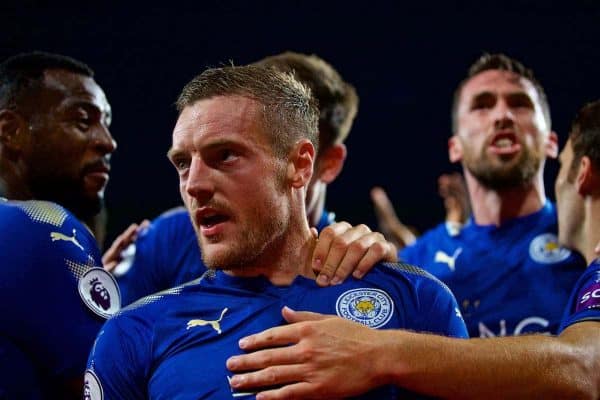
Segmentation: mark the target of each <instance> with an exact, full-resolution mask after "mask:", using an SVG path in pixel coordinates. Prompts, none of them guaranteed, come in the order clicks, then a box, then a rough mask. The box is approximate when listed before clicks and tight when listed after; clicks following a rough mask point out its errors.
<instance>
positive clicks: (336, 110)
mask: <svg viewBox="0 0 600 400" xmlns="http://www.w3.org/2000/svg"><path fill="white" fill-rule="evenodd" d="M255 65H260V66H263V67H271V68H276V69H278V70H280V71H284V72H290V73H293V74H294V76H295V77H296V78H297V79H298V80H300V81H301V82H303V83H304V84H306V85H307V86H308V87H309V88H310V89H311V91H312V94H313V96H315V98H316V99H317V101H318V103H319V150H318V152H317V155H316V160H315V174H314V175H313V179H312V181H311V183H310V185H309V190H308V194H307V199H306V211H307V217H308V220H309V225H310V226H313V227H315V228H316V229H317V231H318V232H319V233H320V237H319V243H318V246H317V248H316V249H315V262H316V264H315V269H316V270H320V271H321V272H322V273H321V274H320V276H319V278H318V283H319V284H321V285H327V284H329V278H332V280H331V281H332V282H331V283H333V284H335V283H338V282H339V281H341V280H342V279H344V278H345V277H346V276H347V275H348V274H349V273H350V272H352V271H353V270H352V266H353V265H357V267H356V271H355V272H354V274H355V276H361V275H362V274H363V273H364V272H365V271H366V270H367V269H368V268H370V267H371V266H372V265H373V264H374V263H375V262H377V261H379V260H381V259H384V260H385V261H396V260H397V257H396V249H395V248H394V246H392V245H391V244H388V243H385V241H384V239H383V237H382V236H381V235H380V234H379V233H373V232H371V231H370V230H369V229H368V228H367V227H366V226H365V225H358V226H356V227H353V228H351V227H350V226H349V225H348V224H347V223H334V218H335V215H334V214H333V213H331V212H328V211H327V210H325V196H326V191H327V185H328V184H329V183H331V182H332V181H333V180H335V179H336V178H337V176H338V175H339V173H340V172H341V170H342V168H343V165H344V161H345V159H346V147H345V145H344V143H343V142H344V140H345V139H346V138H347V136H348V134H349V132H350V129H351V127H352V121H353V120H354V117H355V115H356V112H357V109H358V96H357V95H356V91H355V90H354V87H352V85H350V84H348V83H346V82H345V81H344V80H343V79H342V77H341V76H340V75H339V73H338V72H337V71H336V70H335V69H334V68H333V67H332V66H331V65H329V64H328V63H326V62H325V61H324V60H322V59H321V58H319V57H317V56H315V55H310V56H309V55H304V54H299V53H294V52H285V53H282V54H278V55H275V56H270V57H266V58H264V59H262V60H260V61H257V62H256V63H255ZM332 224H333V225H332ZM326 227H329V228H328V229H327V230H325V231H324V232H323V229H325V228H326ZM133 229H134V228H130V229H129V230H128V231H126V232H125V233H124V234H123V236H122V238H123V239H124V240H117V241H115V246H113V248H112V249H111V250H109V251H108V252H107V253H106V254H105V257H104V264H105V267H106V268H107V269H108V270H112V269H113V268H115V269H114V274H115V275H116V276H117V279H118V282H119V287H120V288H121V294H122V297H123V304H124V305H127V304H130V303H131V302H133V301H135V300H137V299H139V298H141V297H144V296H147V295H149V294H152V293H155V292H158V291H161V290H165V289H168V288H172V287H174V286H177V285H181V284H183V283H185V282H189V281H190V280H192V279H196V278H198V277H200V276H201V275H202V274H203V273H204V272H205V271H206V266H205V265H204V263H203V262H202V259H201V254H200V251H199V250H200V249H199V248H198V243H197V240H196V235H195V232H194V228H193V227H192V224H191V221H190V216H189V214H188V213H187V210H185V209H184V208H178V209H174V210H171V211H168V212H166V213H164V214H162V215H161V216H159V217H158V218H156V219H155V220H154V221H152V223H151V224H149V226H148V227H143V228H142V229H141V230H140V232H139V236H138V238H137V240H136V241H135V243H134V244H133V245H132V246H131V247H129V248H126V249H125V254H124V255H125V257H121V255H120V253H121V251H122V250H124V248H125V245H126V244H128V241H127V240H126V239H127V238H128V237H129V235H130V234H133V233H134V232H135V231H134V230H133ZM334 240H335V241H345V242H346V243H350V242H354V243H353V244H352V245H351V246H346V245H344V246H339V243H335V244H334ZM346 247H347V248H348V251H346ZM344 253H345V254H344ZM122 258H123V259H124V260H122ZM316 260H319V261H316ZM356 260H362V261H361V262H359V263H358V264H356ZM335 265H338V267H337V269H336V268H334V266H335Z"/></svg>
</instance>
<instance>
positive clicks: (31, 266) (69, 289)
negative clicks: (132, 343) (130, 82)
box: [0, 52, 119, 399]
mask: <svg viewBox="0 0 600 400" xmlns="http://www.w3.org/2000/svg"><path fill="white" fill-rule="evenodd" d="M110 115H111V111H110V105H109V104H108V101H107V100H106V97H105V95H104V92H103V91H102V89H101V88H100V87H99V86H98V84H97V83H96V82H95V81H94V79H93V72H92V71H91V70H90V69H89V67H87V66H86V65H85V64H83V63H81V62H79V61H76V60H73V59H71V58H68V57H64V56H60V55H55V54H47V53H39V52H36V53H27V54H20V55H17V56H14V57H11V58H9V59H7V60H5V61H4V62H3V63H2V64H0V181H2V182H3V184H4V187H5V195H6V196H7V197H8V198H9V199H11V200H15V201H5V200H3V201H2V202H0V221H1V222H0V265H1V266H2V268H0V304H2V305H3V318H2V319H1V320H0V337H1V338H2V340H0V354H3V357H4V356H7V357H9V358H8V360H17V361H19V362H18V364H13V365H12V367H11V368H10V369H9V370H8V371H6V372H7V373H4V374H2V376H1V377H0V393H4V394H5V395H6V396H8V398H15V397H16V398H18V396H20V395H21V394H23V395H24V396H25V394H24V393H25V392H26V393H27V396H31V397H32V398H35V396H36V395H35V393H36V392H37V393H38V394H40V393H41V394H43V396H44V397H46V398H65V399H68V398H78V397H79V396H80V394H81V387H82V385H81V372H82V371H84V370H85V360H86V356H87V354H88V353H89V349H90V348H91V345H92V343H93V340H94V337H95V336H96V334H97V332H98V330H99V329H100V327H101V326H102V324H103V323H104V319H105V318H106V317H108V316H110V315H111V314H113V313H114V312H115V311H116V310H118V309H119V293H118V289H117V288H116V284H115V282H114V280H113V279H112V277H111V276H110V275H109V274H107V273H106V272H104V270H103V269H102V268H100V267H101V266H102V264H101V259H100V253H99V249H98V248H97V244H96V242H95V238H94V237H93V236H92V234H91V233H90V232H89V230H88V228H86V227H85V226H84V225H83V224H82V223H81V222H80V221H79V220H78V219H81V220H83V221H89V220H92V219H93V217H94V216H95V215H96V214H97V213H98V211H99V210H100V209H101V207H102V202H103V196H104V188H105V187H106V184H107V181H108V172H109V156H110V154H111V153H112V152H113V151H114V150H115V148H116V144H115V141H114V140H113V138H112V136H111V134H110V132H109V130H108V126H109V124H110ZM32 199H35V201H33V200H32ZM16 200H29V201H16ZM41 200H50V201H54V202H58V203H61V205H63V206H64V207H65V208H67V209H68V211H67V210H66V209H65V208H62V207H60V206H58V205H56V204H54V203H50V202H47V201H41ZM71 212H72V213H73V214H75V215H76V216H77V218H75V216H74V215H73V214H71ZM92 281H93V283H94V288H95V289H97V291H95V290H92V286H91V282H92ZM107 290H108V291H107ZM96 293H97V294H99V295H100V296H99V297H96ZM102 295H103V296H102ZM94 297H96V300H98V301H99V303H100V304H101V305H100V306H99V305H98V304H96V303H95V302H94V301H93V299H94ZM101 297H104V300H103V301H100V300H99V299H100V298H101ZM8 360H3V361H2V362H5V361H6V362H9V361H8ZM28 364H29V367H28ZM24 376H31V377H32V378H31V379H34V378H33V377H36V378H35V379H37V380H39V382H38V384H35V383H32V382H29V383H26V382H25V379H24ZM38 385H39V386H38ZM13 395H14V396H13Z"/></svg>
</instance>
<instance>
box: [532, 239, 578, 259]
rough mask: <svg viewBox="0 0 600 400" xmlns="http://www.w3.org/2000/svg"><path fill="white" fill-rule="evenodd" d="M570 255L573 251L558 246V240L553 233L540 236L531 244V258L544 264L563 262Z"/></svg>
mask: <svg viewBox="0 0 600 400" xmlns="http://www.w3.org/2000/svg"><path fill="white" fill-rule="evenodd" d="M570 255H571V251H570V250H569V249H565V248H564V247H561V246H560V245H559V244H558V238H557V237H556V235H555V234H553V233H543V234H541V235H538V236H536V237H535V238H534V239H533V240H532V241H531V243H530V244H529V256H530V257H531V258H532V259H533V260H534V261H536V262H539V263H542V264H552V263H557V262H561V261H564V260H566V259H567V258H569V256H570Z"/></svg>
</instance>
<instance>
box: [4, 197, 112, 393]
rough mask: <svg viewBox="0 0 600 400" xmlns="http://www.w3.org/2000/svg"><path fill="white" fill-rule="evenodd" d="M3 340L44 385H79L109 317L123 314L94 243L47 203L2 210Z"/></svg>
mask: <svg viewBox="0 0 600 400" xmlns="http://www.w3.org/2000/svg"><path fill="white" fill-rule="evenodd" d="M0 221H1V227H0V304H3V315H2V318H0V334H1V335H3V336H4V337H6V338H7V339H8V340H11V341H12V342H13V343H15V345H16V346H18V348H20V349H22V350H23V352H24V353H25V354H27V356H28V357H29V359H30V360H31V362H32V363H33V364H34V365H35V366H36V368H38V370H39V371H40V372H39V373H40V379H41V380H43V381H44V385H46V384H49V385H54V384H56V385H60V384H61V383H62V382H63V381H64V382H67V381H70V380H71V379H74V378H77V379H80V378H81V375H82V372H83V371H84V369H85V361H86V359H87V356H88V354H89V351H90V348H91V346H92V343H93V341H94V338H95V337H96V335H97V333H98V330H99V329H100V327H101V326H102V324H103V323H104V318H105V316H107V315H108V314H110V313H112V312H116V310H118V308H119V304H120V301H119V294H118V290H117V288H116V284H115V283H114V281H111V278H110V276H109V275H108V274H107V273H106V272H104V270H102V269H101V268H99V267H98V266H99V265H100V261H99V260H100V253H99V250H98V248H97V244H96V241H95V239H94V237H93V236H92V235H91V234H90V233H89V231H88V230H87V229H86V228H85V227H84V226H83V225H82V224H81V223H80V222H79V221H78V220H77V219H76V218H75V217H73V216H72V215H71V214H70V213H69V212H68V211H66V210H65V209H63V208H62V207H60V206H57V205H56V204H52V203H49V202H39V201H29V202H7V203H4V204H0Z"/></svg>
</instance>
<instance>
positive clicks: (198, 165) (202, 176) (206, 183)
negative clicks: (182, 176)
mask: <svg viewBox="0 0 600 400" xmlns="http://www.w3.org/2000/svg"><path fill="white" fill-rule="evenodd" d="M185 191H186V193H187V194H188V195H189V196H191V197H193V198H194V199H196V201H197V202H198V204H204V203H206V202H207V201H208V200H210V199H211V198H212V196H213V193H214V184H213V181H212V172H211V169H210V167H209V166H208V165H206V163H204V162H203V161H202V159H201V158H200V157H193V158H192V162H191V164H190V170H189V173H188V177H187V181H186V182H185Z"/></svg>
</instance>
